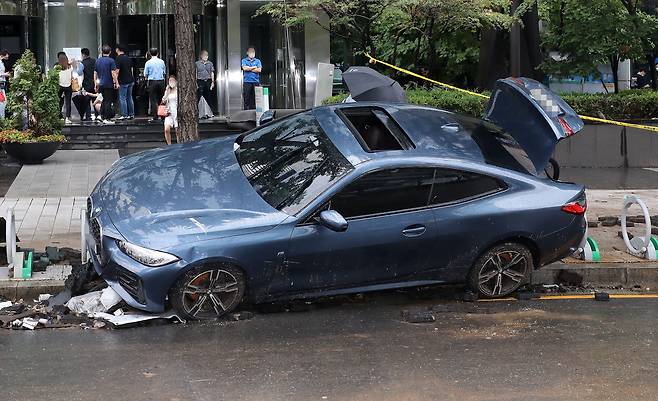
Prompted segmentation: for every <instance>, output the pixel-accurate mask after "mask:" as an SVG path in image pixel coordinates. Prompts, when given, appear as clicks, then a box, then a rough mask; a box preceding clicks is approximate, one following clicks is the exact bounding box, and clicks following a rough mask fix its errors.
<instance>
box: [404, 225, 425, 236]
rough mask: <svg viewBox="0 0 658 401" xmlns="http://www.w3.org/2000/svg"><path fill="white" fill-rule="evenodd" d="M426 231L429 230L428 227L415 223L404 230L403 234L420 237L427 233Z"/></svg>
mask: <svg viewBox="0 0 658 401" xmlns="http://www.w3.org/2000/svg"><path fill="white" fill-rule="evenodd" d="M425 231H427V227H425V226H424V225H422V224H414V225H411V226H409V227H407V228H405V229H404V230H402V235H404V236H405V237H418V236H420V235H423V234H425Z"/></svg>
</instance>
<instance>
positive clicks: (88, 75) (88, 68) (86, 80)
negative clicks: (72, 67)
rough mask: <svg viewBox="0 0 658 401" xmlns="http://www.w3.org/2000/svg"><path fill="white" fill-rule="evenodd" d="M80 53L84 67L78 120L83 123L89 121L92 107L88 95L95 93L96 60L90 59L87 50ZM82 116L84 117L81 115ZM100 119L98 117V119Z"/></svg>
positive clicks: (91, 99)
mask: <svg viewBox="0 0 658 401" xmlns="http://www.w3.org/2000/svg"><path fill="white" fill-rule="evenodd" d="M80 52H81V53H82V66H83V67H84V69H83V71H82V74H83V76H82V89H83V91H82V95H81V96H82V97H83V98H82V101H81V104H82V112H81V114H80V118H84V121H91V111H92V107H91V106H90V104H91V102H92V101H93V98H92V96H89V94H94V93H96V83H95V81H94V71H96V59H95V58H92V57H91V56H90V54H89V49H87V48H84V49H82V50H81V51H80ZM83 114H84V115H83ZM98 118H99V119H100V116H99V117H98Z"/></svg>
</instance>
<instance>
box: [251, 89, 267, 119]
mask: <svg viewBox="0 0 658 401" xmlns="http://www.w3.org/2000/svg"><path fill="white" fill-rule="evenodd" d="M254 91H255V96H256V126H259V125H260V117H261V116H262V115H263V113H264V112H266V111H267V110H269V109H270V88H268V87H267V86H256V87H254Z"/></svg>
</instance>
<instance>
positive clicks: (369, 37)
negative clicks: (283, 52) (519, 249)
mask: <svg viewBox="0 0 658 401" xmlns="http://www.w3.org/2000/svg"><path fill="white" fill-rule="evenodd" d="M534 2H535V0H525V1H524V2H523V3H522V5H521V7H519V8H518V9H517V11H516V12H514V13H512V12H511V10H510V3H509V1H508V0H441V1H436V0H344V1H334V0H290V1H286V2H271V3H268V4H266V5H264V6H262V7H261V8H260V9H259V10H258V13H257V14H259V15H260V14H268V15H270V16H271V17H272V18H273V19H274V20H276V21H278V22H280V23H282V24H283V25H285V26H298V25H302V24H307V23H316V24H319V25H320V26H321V27H322V28H324V29H326V30H327V31H329V32H330V33H331V36H332V58H333V57H336V56H337V55H338V54H340V56H338V57H336V58H334V61H345V62H347V63H348V64H354V63H355V62H359V63H361V62H365V61H366V59H365V58H363V57H361V58H360V59H359V58H358V57H355V55H358V54H359V53H361V54H362V52H366V51H367V52H370V53H371V54H373V55H376V56H378V57H381V58H384V59H386V60H388V61H390V62H392V63H394V64H396V65H399V66H401V67H404V68H408V69H419V68H420V67H423V69H427V72H428V73H429V74H430V75H431V76H433V77H435V78H441V79H446V80H449V81H455V80H459V81H462V82H461V83H463V84H466V85H468V83H469V81H471V79H470V77H472V76H473V75H474V74H475V70H476V67H477V62H478V57H479V41H480V34H481V30H482V29H483V28H495V29H503V30H507V29H509V27H510V26H511V25H512V23H513V22H515V21H518V20H519V18H520V16H521V15H522V14H523V13H524V12H525V11H526V10H527V9H528V7H529V5H530V4H534ZM322 14H326V15H327V16H328V23H326V22H324V21H325V19H323V18H320V16H321V15H322ZM337 48H341V51H336V49H337ZM343 49H344V50H343Z"/></svg>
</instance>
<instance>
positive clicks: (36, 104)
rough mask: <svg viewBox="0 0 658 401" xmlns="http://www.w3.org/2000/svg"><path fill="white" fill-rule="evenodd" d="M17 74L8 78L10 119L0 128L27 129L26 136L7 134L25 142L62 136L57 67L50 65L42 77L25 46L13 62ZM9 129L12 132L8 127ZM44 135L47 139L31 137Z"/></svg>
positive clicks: (7, 138) (8, 136)
mask: <svg viewBox="0 0 658 401" xmlns="http://www.w3.org/2000/svg"><path fill="white" fill-rule="evenodd" d="M14 70H15V71H16V72H17V77H16V78H14V79H13V80H12V81H11V86H10V89H9V93H8V96H7V100H8V107H7V108H8V110H9V112H10V113H11V116H12V117H11V120H10V121H11V122H10V123H5V124H3V126H2V127H0V128H2V129H8V128H15V129H25V130H26V131H29V134H28V135H27V136H20V137H19V136H16V135H14V134H8V135H6V136H5V141H9V140H10V139H11V138H15V139H17V140H18V141H19V142H20V141H26V142H50V141H51V140H52V138H58V137H61V135H59V134H61V132H62V127H63V123H62V120H61V118H60V110H59V99H58V96H57V91H58V88H59V72H60V71H61V69H60V67H59V66H57V67H55V68H53V69H51V70H50V71H49V72H48V74H47V75H46V77H45V78H44V79H43V80H42V79H41V77H40V75H39V68H38V67H37V65H36V60H35V59H34V55H33V54H32V52H31V51H30V50H29V49H28V50H26V51H25V53H23V56H21V58H20V59H19V60H18V62H17V63H16V65H15V66H14ZM8 132H10V133H14V131H12V130H9V131H8ZM41 136H46V137H47V139H44V140H36V139H34V138H36V137H41Z"/></svg>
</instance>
